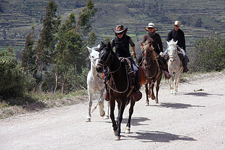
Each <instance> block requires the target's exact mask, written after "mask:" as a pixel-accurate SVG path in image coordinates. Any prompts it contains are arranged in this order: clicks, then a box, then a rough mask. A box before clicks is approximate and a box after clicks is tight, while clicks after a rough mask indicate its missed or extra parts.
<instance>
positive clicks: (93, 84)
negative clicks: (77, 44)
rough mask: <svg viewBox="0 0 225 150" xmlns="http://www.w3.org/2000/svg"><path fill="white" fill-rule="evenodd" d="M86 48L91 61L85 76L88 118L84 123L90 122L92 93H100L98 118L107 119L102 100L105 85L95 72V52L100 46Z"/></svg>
mask: <svg viewBox="0 0 225 150" xmlns="http://www.w3.org/2000/svg"><path fill="white" fill-rule="evenodd" d="M87 48H88V51H89V53H90V54H89V58H90V61H91V69H90V70H89V72H88V75H87V90H88V102H89V107H88V116H87V120H86V121H87V122H90V121H91V113H92V112H91V106H92V100H93V95H94V93H96V92H100V98H99V101H98V105H99V113H100V116H102V117H103V116H104V115H105V118H108V114H109V107H108V111H107V114H105V111H104V98H103V92H104V89H105V85H104V81H103V79H102V78H101V75H100V74H99V73H97V71H96V62H97V60H98V59H99V52H98V51H97V50H98V49H99V48H100V46H98V47H92V48H90V47H87ZM96 106H97V105H96ZM95 108H96V107H95ZM92 111H93V110H92Z"/></svg>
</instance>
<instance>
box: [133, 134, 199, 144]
mask: <svg viewBox="0 0 225 150" xmlns="http://www.w3.org/2000/svg"><path fill="white" fill-rule="evenodd" d="M136 134H137V135H135V136H129V137H131V138H134V139H138V140H142V142H171V141H176V140H182V141H196V140H195V139H194V138H192V137H188V136H182V135H176V134H171V133H166V132H160V131H143V132H136Z"/></svg>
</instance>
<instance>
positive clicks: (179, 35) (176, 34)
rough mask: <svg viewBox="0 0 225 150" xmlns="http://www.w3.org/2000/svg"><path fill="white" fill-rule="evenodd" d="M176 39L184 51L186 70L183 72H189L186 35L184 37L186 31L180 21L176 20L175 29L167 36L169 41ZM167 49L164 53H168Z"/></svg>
mask: <svg viewBox="0 0 225 150" xmlns="http://www.w3.org/2000/svg"><path fill="white" fill-rule="evenodd" d="M172 39H173V40H174V41H178V43H177V45H178V46H179V47H180V48H181V51H182V52H183V56H184V59H183V66H184V70H183V72H188V70H189V69H188V68H187V61H188V58H187V55H186V45H185V37H184V32H183V31H182V30H181V29H180V22H179V21H175V23H174V29H173V30H171V31H170V32H169V34H168V36H167V41H170V40H172ZM166 52H167V51H165V52H164V54H166Z"/></svg>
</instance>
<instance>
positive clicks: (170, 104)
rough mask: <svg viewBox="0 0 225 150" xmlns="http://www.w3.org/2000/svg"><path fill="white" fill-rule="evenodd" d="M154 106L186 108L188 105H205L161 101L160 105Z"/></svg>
mask: <svg viewBox="0 0 225 150" xmlns="http://www.w3.org/2000/svg"><path fill="white" fill-rule="evenodd" d="M155 106H158V107H165V108H173V109H188V108H190V107H205V106H199V105H191V104H182V103H161V104H160V105H155Z"/></svg>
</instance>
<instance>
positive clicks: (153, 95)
mask: <svg viewBox="0 0 225 150" xmlns="http://www.w3.org/2000/svg"><path fill="white" fill-rule="evenodd" d="M154 84H155V83H154V82H152V84H151V99H152V100H155V93H154Z"/></svg>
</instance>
